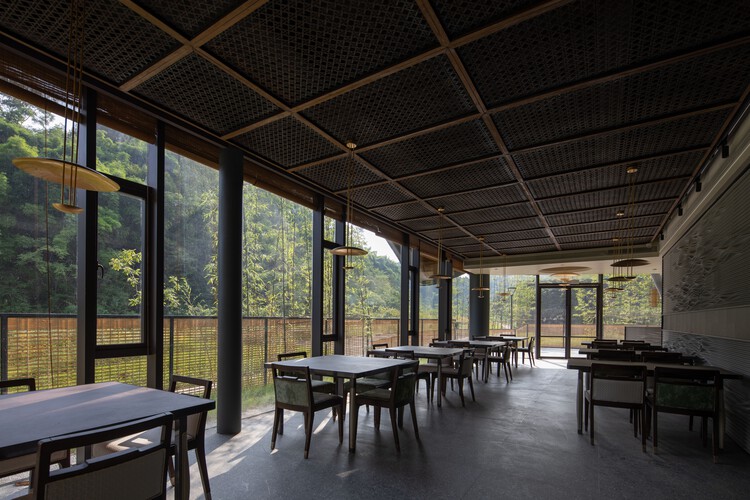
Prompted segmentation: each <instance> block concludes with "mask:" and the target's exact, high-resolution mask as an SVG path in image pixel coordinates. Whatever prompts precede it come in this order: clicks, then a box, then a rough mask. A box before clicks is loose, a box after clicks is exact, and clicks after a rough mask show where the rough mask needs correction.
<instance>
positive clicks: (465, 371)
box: [458, 349, 474, 377]
mask: <svg viewBox="0 0 750 500" xmlns="http://www.w3.org/2000/svg"><path fill="white" fill-rule="evenodd" d="M458 372H459V373H460V374H461V375H462V376H464V377H471V375H472V373H474V349H464V352H462V353H461V357H460V358H459V360H458Z"/></svg>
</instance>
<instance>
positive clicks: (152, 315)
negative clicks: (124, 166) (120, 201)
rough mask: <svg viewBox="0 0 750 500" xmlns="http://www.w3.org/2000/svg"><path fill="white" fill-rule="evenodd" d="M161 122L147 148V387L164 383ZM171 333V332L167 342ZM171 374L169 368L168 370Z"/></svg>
mask: <svg viewBox="0 0 750 500" xmlns="http://www.w3.org/2000/svg"><path fill="white" fill-rule="evenodd" d="M164 144H165V137H164V123H162V122H159V123H158V124H157V127H156V144H149V147H148V186H149V192H148V193H149V194H148V198H147V199H146V204H147V205H148V208H147V209H146V213H147V214H148V219H147V220H146V242H145V247H146V255H147V256H148V258H146V259H144V260H145V262H146V269H145V288H146V290H147V292H148V293H146V294H145V296H146V297H147V300H148V304H147V305H146V311H145V312H146V342H147V343H148V356H147V358H146V359H147V370H146V371H147V377H148V386H149V387H155V388H156V389H162V388H163V385H164V382H163V380H164V165H165V162H164ZM171 338H172V336H171V335H170V342H171ZM170 374H171V371H170Z"/></svg>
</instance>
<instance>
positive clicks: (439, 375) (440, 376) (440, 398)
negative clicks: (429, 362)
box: [437, 359, 443, 408]
mask: <svg viewBox="0 0 750 500" xmlns="http://www.w3.org/2000/svg"><path fill="white" fill-rule="evenodd" d="M437 378H438V408H440V407H441V406H443V360H442V359H438V366H437Z"/></svg>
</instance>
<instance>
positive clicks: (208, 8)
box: [136, 0, 243, 38]
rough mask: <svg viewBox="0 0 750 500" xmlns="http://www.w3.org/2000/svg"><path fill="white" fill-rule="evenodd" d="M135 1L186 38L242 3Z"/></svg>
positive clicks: (228, 0) (239, 0) (226, 0)
mask: <svg viewBox="0 0 750 500" xmlns="http://www.w3.org/2000/svg"><path fill="white" fill-rule="evenodd" d="M136 2H137V3H138V4H140V5H142V6H144V7H145V8H147V9H148V10H149V11H151V12H152V13H154V14H156V15H157V16H158V17H159V18H160V19H162V20H163V21H165V22H166V23H167V24H169V25H170V26H171V27H173V28H175V29H176V30H177V31H179V32H180V33H181V34H183V35H184V36H186V37H187V38H193V37H194V36H195V35H197V34H198V33H200V32H201V31H203V30H204V29H206V28H208V27H209V26H210V25H211V24H212V23H213V22H215V21H216V20H217V19H220V18H221V17H223V16H224V15H225V14H228V13H229V12H230V11H231V10H232V9H234V8H235V7H238V6H239V5H241V4H242V3H243V2H242V0H211V1H210V2H207V1H205V0H180V1H179V2H170V1H166V2H165V1H164V0H136Z"/></svg>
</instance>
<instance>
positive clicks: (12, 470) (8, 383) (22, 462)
mask: <svg viewBox="0 0 750 500" xmlns="http://www.w3.org/2000/svg"><path fill="white" fill-rule="evenodd" d="M8 389H22V390H24V391H35V390H36V380H35V379H33V378H19V379H13V380H0V394H5V393H6V391H7V390H8ZM17 392H21V391H17ZM50 462H51V463H53V464H60V466H61V467H70V450H60V451H58V452H57V453H55V454H53V455H52V457H51V458H50ZM35 464H36V454H34V453H30V454H28V455H23V456H20V457H15V458H8V459H6V460H0V477H5V476H12V475H14V474H18V473H20V472H26V471H33V470H34V466H35ZM32 476H33V474H32ZM31 479H33V478H31ZM30 481H31V480H30ZM19 484H20V483H19ZM24 484H25V483H24Z"/></svg>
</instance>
